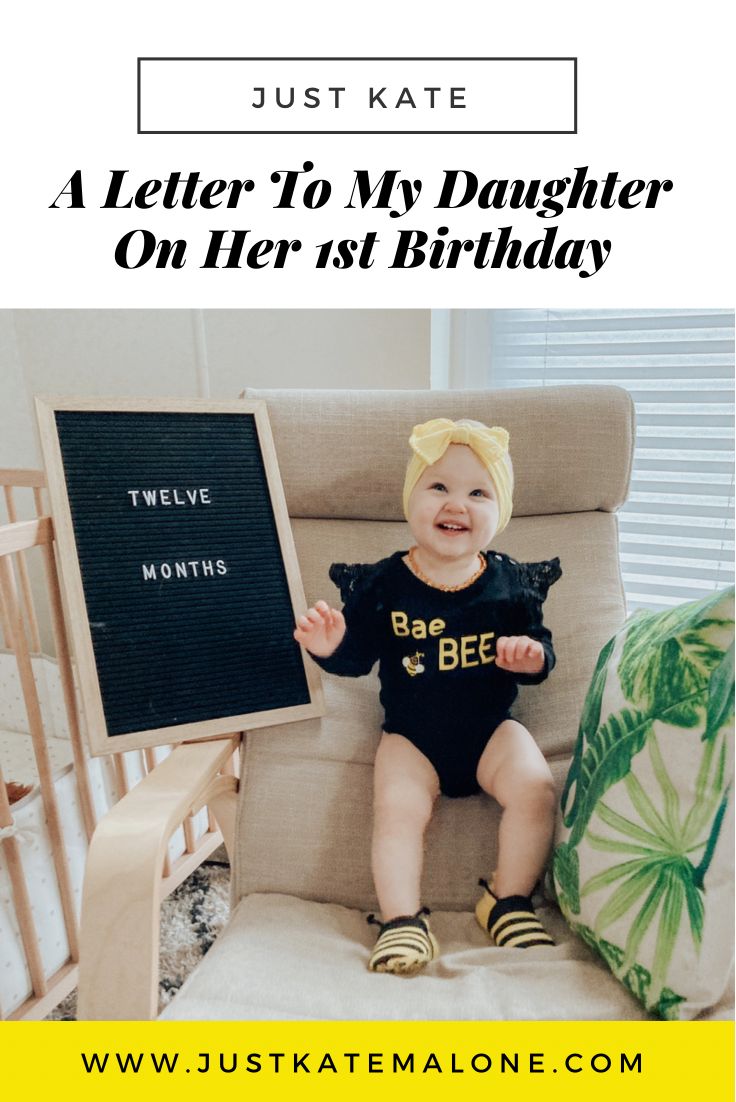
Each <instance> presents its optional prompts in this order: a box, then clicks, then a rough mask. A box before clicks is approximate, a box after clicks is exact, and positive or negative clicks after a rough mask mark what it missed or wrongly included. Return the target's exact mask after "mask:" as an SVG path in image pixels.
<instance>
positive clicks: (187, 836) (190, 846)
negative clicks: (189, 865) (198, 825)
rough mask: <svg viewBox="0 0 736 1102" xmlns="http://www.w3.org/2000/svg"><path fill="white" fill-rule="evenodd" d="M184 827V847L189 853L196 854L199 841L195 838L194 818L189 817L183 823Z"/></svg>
mask: <svg viewBox="0 0 736 1102" xmlns="http://www.w3.org/2000/svg"><path fill="white" fill-rule="evenodd" d="M182 826H183V827H184V846H185V848H186V852H187V853H194V851H195V850H196V848H197V840H196V838H195V837H194V816H192V815H187V817H186V819H185V820H184V822H183V823H182Z"/></svg>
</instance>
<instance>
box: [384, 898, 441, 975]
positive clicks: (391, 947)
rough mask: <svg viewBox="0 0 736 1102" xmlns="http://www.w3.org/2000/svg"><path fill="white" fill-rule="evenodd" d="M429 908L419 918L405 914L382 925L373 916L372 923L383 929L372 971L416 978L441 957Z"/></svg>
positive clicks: (419, 913) (423, 910)
mask: <svg viewBox="0 0 736 1102" xmlns="http://www.w3.org/2000/svg"><path fill="white" fill-rule="evenodd" d="M428 914H429V911H428V910H427V908H426V907H424V908H422V910H421V911H417V913H416V914H415V915H401V916H400V917H399V918H392V919H391V921H390V922H378V921H377V919H376V918H374V916H373V915H369V916H368V921H369V922H371V923H372V924H373V925H376V926H380V933H379V935H378V940H377V941H376V944H375V947H374V949H373V953H372V954H371V959H370V960H369V962H368V968H369V970H370V971H371V972H393V973H395V974H396V975H398V976H414V975H416V973H417V972H421V970H422V969H423V968H424V967H425V966H426V965H427V964H429V962H430V961H432V960H434V958H435V957H437V956H439V951H440V947H439V945H438V944H437V940H436V938H435V936H434V934H433V933H432V931H431V930H430V928H429V922H428V921H427V919H426V917H424V916H425V915H428Z"/></svg>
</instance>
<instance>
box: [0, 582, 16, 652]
mask: <svg viewBox="0 0 736 1102" xmlns="http://www.w3.org/2000/svg"><path fill="white" fill-rule="evenodd" d="M0 624H2V628H3V646H4V647H5V648H6V650H12V649H13V635H12V633H11V631H10V616H9V615H8V610H7V609H6V607H5V598H4V597H3V595H2V591H0Z"/></svg>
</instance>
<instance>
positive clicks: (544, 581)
mask: <svg viewBox="0 0 736 1102" xmlns="http://www.w3.org/2000/svg"><path fill="white" fill-rule="evenodd" d="M518 567H519V581H520V582H521V585H522V587H523V588H524V589H526V590H528V592H529V593H530V595H531V596H533V597H535V598H536V599H537V600H539V601H545V600H546V599H547V594H548V593H549V590H550V587H551V586H553V585H554V583H555V582H558V581H559V580H560V578H561V577H562V567H561V566H560V560H559V559H558V558H554V559H545V560H544V561H543V562H520V563H519V564H518Z"/></svg>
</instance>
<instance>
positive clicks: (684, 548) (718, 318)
mask: <svg viewBox="0 0 736 1102" xmlns="http://www.w3.org/2000/svg"><path fill="white" fill-rule="evenodd" d="M486 319H487V322H488V326H489V329H488V332H489V337H490V339H489V352H490V363H489V366H488V375H487V384H488V385H490V386H494V387H501V386H508V387H520V386H552V385H554V386H559V385H566V384H567V385H569V384H573V383H613V384H616V385H618V386H623V387H625V388H626V389H627V390H628V391H629V392H630V393H631V395H632V398H633V400H634V403H635V406H636V421H637V433H636V449H635V453H634V469H633V476H632V485H631V493H630V496H629V500H628V502H627V503H626V505H625V506H624V508H623V509H622V510H621V512H620V514H619V521H620V550H621V565H622V573H623V577H624V584H625V588H626V595H627V602H628V606H629V609H630V610H633V609H636V608H650V609H662V608H667V607H670V606H672V605H675V604H678V603H680V602H681V601H687V600H692V599H695V598H698V597H703V596H705V595H706V594H707V593H708V592H709V591H712V590H714V589H720V588H722V587H724V586H727V585H731V584H732V583H733V550H734V542H733V537H734V532H733V528H734V526H733V505H734V466H733V464H734V431H733V390H734V387H733V378H734V314H733V311H730V310H715V309H714V310H709V309H701V310H595V311H594V310H491V311H488V312H487V315H486Z"/></svg>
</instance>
